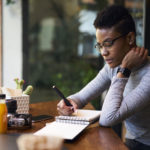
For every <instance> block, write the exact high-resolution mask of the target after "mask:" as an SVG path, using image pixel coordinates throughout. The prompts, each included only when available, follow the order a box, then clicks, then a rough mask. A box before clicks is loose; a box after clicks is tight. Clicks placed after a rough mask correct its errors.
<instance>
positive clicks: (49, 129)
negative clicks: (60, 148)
mask: <svg viewBox="0 0 150 150" xmlns="http://www.w3.org/2000/svg"><path fill="white" fill-rule="evenodd" d="M99 116H100V111H97V110H85V109H77V111H76V112H75V113H73V114H72V115H71V116H56V117H55V121H54V122H52V123H48V124H46V126H45V127H44V128H42V129H40V130H39V131H37V132H35V133H34V135H46V136H49V135H54V136H59V137H61V138H63V139H66V140H72V139H74V138H75V137H76V136H77V135H78V134H79V133H81V132H82V131H83V130H84V129H85V128H86V127H87V126H88V125H89V124H90V123H92V122H94V121H95V120H97V119H98V118H99Z"/></svg>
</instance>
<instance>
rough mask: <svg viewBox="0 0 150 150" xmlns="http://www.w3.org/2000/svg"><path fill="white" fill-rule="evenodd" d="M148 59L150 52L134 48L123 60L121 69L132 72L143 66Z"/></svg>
mask: <svg viewBox="0 0 150 150" xmlns="http://www.w3.org/2000/svg"><path fill="white" fill-rule="evenodd" d="M147 57H148V50H147V49H145V48H143V47H142V48H141V47H134V48H132V49H131V50H130V51H129V52H128V53H127V54H126V56H125V57H124V59H123V60H122V64H121V67H123V68H128V69H130V70H132V69H133V68H135V67H138V66H140V65H141V64H143V63H144V62H145V61H146V60H147Z"/></svg>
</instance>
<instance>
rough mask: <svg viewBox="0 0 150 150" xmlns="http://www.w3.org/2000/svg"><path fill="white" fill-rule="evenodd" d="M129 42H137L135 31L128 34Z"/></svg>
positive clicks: (130, 43) (131, 43)
mask: <svg viewBox="0 0 150 150" xmlns="http://www.w3.org/2000/svg"><path fill="white" fill-rule="evenodd" d="M127 40H128V41H127V42H128V43H129V45H133V44H135V33H134V32H129V33H128V34H127Z"/></svg>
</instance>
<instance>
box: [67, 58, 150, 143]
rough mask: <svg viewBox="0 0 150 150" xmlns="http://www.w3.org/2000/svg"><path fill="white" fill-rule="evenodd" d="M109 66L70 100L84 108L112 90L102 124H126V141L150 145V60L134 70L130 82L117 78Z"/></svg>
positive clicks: (103, 113)
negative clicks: (106, 91) (127, 139)
mask: <svg viewBox="0 0 150 150" xmlns="http://www.w3.org/2000/svg"><path fill="white" fill-rule="evenodd" d="M117 69H118V67H116V68H110V67H109V66H108V65H107V64H106V65H105V66H104V67H103V69H102V70H100V72H99V73H98V74H97V76H96V77H95V78H94V79H93V80H92V81H91V82H90V83H88V84H87V85H86V86H85V87H84V88H83V89H82V90H80V91H79V92H77V93H75V94H73V95H71V96H69V98H71V99H73V100H74V101H75V102H76V103H77V104H78V106H79V108H82V107H83V106H84V105H86V104H87V103H88V102H89V101H90V100H92V99H94V98H95V97H98V96H99V95H100V94H101V93H102V92H103V91H104V90H106V89H109V90H108V93H107V95H106V97H105V100H104V103H103V107H102V112H101V116H100V119H99V123H100V125H102V126H112V125H115V124H117V123H119V122H122V121H125V126H126V129H127V132H126V138H129V139H135V140H137V141H139V142H141V143H143V144H147V145H150V60H148V61H147V62H146V63H145V64H143V65H142V66H140V67H138V68H136V69H134V70H132V73H131V75H130V77H129V78H117V76H116V74H117Z"/></svg>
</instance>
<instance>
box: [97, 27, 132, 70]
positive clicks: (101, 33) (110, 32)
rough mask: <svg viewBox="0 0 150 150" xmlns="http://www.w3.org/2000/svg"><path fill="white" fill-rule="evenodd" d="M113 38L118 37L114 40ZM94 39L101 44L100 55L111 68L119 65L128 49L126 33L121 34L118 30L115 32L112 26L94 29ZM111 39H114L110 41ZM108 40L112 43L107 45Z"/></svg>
mask: <svg viewBox="0 0 150 150" xmlns="http://www.w3.org/2000/svg"><path fill="white" fill-rule="evenodd" d="M118 37H119V38H118ZM115 38H118V39H116V40H114V39H115ZM96 39H97V44H98V45H102V47H101V49H100V53H101V55H102V56H103V58H104V60H105V61H106V63H107V64H108V65H109V66H110V67H111V68H114V67H116V66H118V65H120V64H121V62H122V60H123V58H124V56H125V55H126V54H127V53H128V51H129V50H130V46H129V40H127V35H123V36H122V35H121V34H120V33H119V32H116V31H115V30H114V28H110V29H96ZM112 40H114V42H111V41H112ZM106 41H107V42H106ZM109 42H110V43H112V45H109V44H110V43H109ZM104 43H105V44H104Z"/></svg>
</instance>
